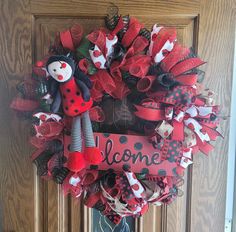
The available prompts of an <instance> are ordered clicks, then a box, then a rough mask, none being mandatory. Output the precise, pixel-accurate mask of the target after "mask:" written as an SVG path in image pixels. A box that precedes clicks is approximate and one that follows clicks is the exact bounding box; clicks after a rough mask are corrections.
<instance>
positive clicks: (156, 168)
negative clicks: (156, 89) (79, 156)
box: [65, 133, 177, 176]
mask: <svg viewBox="0 0 236 232" xmlns="http://www.w3.org/2000/svg"><path fill="white" fill-rule="evenodd" d="M94 136H95V141H96V144H97V147H99V148H100V150H101V152H102V155H103V157H104V159H103V161H102V163H101V164H99V165H98V166H96V167H94V166H91V167H90V168H96V169H98V170H108V169H113V170H116V171H123V170H131V171H133V172H135V173H149V174H151V175H160V176H175V175H176V167H177V163H176V162H174V160H171V159H170V158H171V156H169V159H164V160H162V159H161V151H160V150H159V149H157V148H154V147H153V145H152V144H151V143H150V142H149V141H148V138H147V137H145V136H137V135H124V134H108V133H94ZM69 144H70V137H69V136H67V137H66V138H65V155H67V154H68V153H69V150H68V148H69ZM171 152H172V153H173V151H171Z"/></svg>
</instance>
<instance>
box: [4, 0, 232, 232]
mask: <svg viewBox="0 0 236 232" xmlns="http://www.w3.org/2000/svg"><path fill="white" fill-rule="evenodd" d="M115 3H116V5H117V6H118V7H119V9H120V13H121V14H123V15H125V14H129V15H131V16H134V17H137V18H138V19H139V20H140V21H141V22H143V23H144V24H145V26H146V27H147V28H149V29H150V28H151V26H152V25H153V24H154V23H158V24H160V25H165V26H168V27H176V28H177V31H178V40H179V42H180V43H182V44H184V45H186V46H188V47H193V48H194V50H195V51H197V52H198V53H199V55H200V57H201V58H202V59H204V60H207V61H208V65H206V66H204V69H205V71H206V81H205V82H206V85H207V86H209V87H210V88H211V89H213V90H214V91H215V92H217V93H218V99H217V100H218V102H219V103H221V105H222V106H223V114H224V115H225V116H228V115H229V112H230V108H229V105H230V90H231V75H232V57H233V44H234V43H233V34H234V31H232V29H231V28H234V27H233V22H234V18H235V11H234V10H233V0H229V1H228V4H225V2H224V1H223V0H215V1H214V3H213V1H210V0H202V1H200V0H194V1H193V0H191V1H190V0H173V1H172V0H168V1H164V0H162V1H145V5H144V2H143V1H139V0H138V1H124V0H123V1H115ZM0 4H1V15H0V29H1V31H2V32H3V33H2V34H1V36H0V47H1V50H2V54H4V56H1V57H0V64H1V71H0V75H1V79H0V81H1V82H0V83H1V84H0V97H1V102H2V107H3V109H4V110H1V111H0V120H1V123H0V131H1V137H0V144H1V147H3V149H2V152H1V156H0V168H1V169H0V188H1V191H0V200H1V202H0V205H1V206H2V207H3V222H4V231H26V232H28V231H35V232H38V231H39V232H40V231H52V232H56V231H60V232H62V231H72V232H73V231H85V232H86V231H87V232H90V231H91V230H92V221H93V218H92V210H91V209H88V208H86V207H84V206H83V204H82V203H80V202H79V201H78V200H76V199H72V198H71V197H65V196H63V193H62V191H61V188H60V186H57V185H56V184H54V183H52V182H45V181H43V180H41V179H39V178H38V177H37V175H36V170H35V168H34V167H33V165H32V164H31V162H30V159H29V156H30V153H31V148H30V146H29V145H28V143H27V138H28V134H29V133H28V132H29V126H28V123H27V122H19V121H18V119H17V118H15V117H14V116H13V114H12V112H11V111H10V109H9V108H8V106H9V103H10V101H11V99H12V98H13V96H15V94H16V91H15V85H16V84H17V82H18V81H19V80H21V79H23V77H24V75H27V72H29V71H30V67H31V63H32V62H35V61H36V60H37V59H41V58H42V56H43V55H44V54H46V53H47V51H48V45H49V44H50V41H53V38H54V36H55V33H56V32H57V31H58V30H62V29H66V28H68V27H70V26H71V25H73V24H74V23H80V24H81V25H82V26H83V27H84V29H85V33H88V32H90V31H91V30H92V29H94V28H99V27H101V26H103V25H104V20H103V18H104V16H105V15H106V12H107V7H108V6H109V4H110V2H109V1H90V2H89V3H88V2H87V1H79V0H70V1H66V0H51V1H46V0H31V1H30V0H25V1H24V0H19V1H17V3H15V2H14V4H13V2H12V1H11V0H9V1H2V2H1V3H0ZM234 7H235V6H234ZM234 9H235V8H234ZM226 91H227V93H228V94H225V92H226ZM9 127H10V128H9ZM228 129H229V126H228V120H226V121H224V123H222V130H223V131H224V135H225V136H226V138H225V140H218V141H217V145H216V150H215V151H214V152H212V154H211V156H209V158H207V157H205V156H204V155H199V156H196V157H194V166H193V168H190V169H189V171H188V172H186V175H185V179H184V185H183V186H182V187H181V190H182V191H183V192H184V195H183V196H182V197H179V198H178V199H177V200H176V201H175V202H174V203H173V204H171V205H170V206H163V207H151V208H150V209H149V212H148V213H147V214H146V215H145V216H144V217H143V218H140V219H137V220H136V222H135V228H136V230H135V231H146V230H147V228H148V231H151V232H154V231H155V232H156V231H162V232H173V231H177V232H184V231H202V232H205V231H216V232H218V231H219V232H221V231H223V226H224V206H225V190H226V167H227V166H226V165H227V135H228ZM222 154H223V155H222ZM2 189H4V191H2ZM93 223H95V222H94V221H93ZM213 228H214V230H213Z"/></svg>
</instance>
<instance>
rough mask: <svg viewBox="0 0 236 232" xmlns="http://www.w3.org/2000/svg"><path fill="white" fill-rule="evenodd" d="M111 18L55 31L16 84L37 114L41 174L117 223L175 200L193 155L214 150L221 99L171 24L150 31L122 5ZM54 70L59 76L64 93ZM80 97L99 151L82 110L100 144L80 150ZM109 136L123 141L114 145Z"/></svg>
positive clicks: (25, 111)
mask: <svg viewBox="0 0 236 232" xmlns="http://www.w3.org/2000/svg"><path fill="white" fill-rule="evenodd" d="M105 25H106V28H101V29H99V30H95V31H92V32H91V33H90V34H88V35H84V33H83V29H82V27H81V26H80V25H74V26H72V27H71V28H70V29H69V30H66V31H63V32H60V33H58V34H57V35H56V38H55V41H54V42H53V44H52V45H51V46H50V49H49V53H48V55H47V56H45V57H44V58H43V59H42V60H41V61H38V62H36V64H35V66H34V67H33V71H32V75H31V76H30V77H27V78H26V79H25V80H24V82H22V83H20V84H19V85H18V86H17V88H18V90H19V92H20V94H21V96H18V97H16V98H15V99H14V100H13V102H12V104H11V107H12V108H13V109H15V110H16V111H17V112H18V114H20V115H21V116H27V117H28V118H29V117H30V118H31V119H32V123H33V128H34V129H33V131H34V134H33V135H32V137H31V139H30V142H31V144H33V145H34V146H35V147H36V148H37V150H36V151H35V152H34V154H33V155H32V160H33V162H34V163H35V164H36V166H37V170H38V174H39V175H40V176H42V177H44V178H46V179H53V180H54V181H55V182H56V183H58V184H62V187H63V189H64V191H65V193H66V194H67V193H71V194H72V195H73V196H75V197H79V196H81V197H82V198H83V200H84V204H85V205H87V206H88V207H92V208H96V209H97V210H99V211H101V212H102V213H103V214H104V215H106V216H107V217H108V218H109V219H110V220H111V221H112V222H114V223H116V224H117V223H119V221H120V220H121V218H122V217H124V216H140V215H143V214H144V213H145V212H146V211H147V210H148V206H149V204H154V205H161V204H162V203H164V204H169V203H171V202H172V201H173V200H174V199H175V198H176V197H177V196H178V195H180V190H179V189H178V187H179V186H180V185H181V184H182V183H183V179H182V177H183V174H184V170H185V168H186V167H187V166H188V165H189V164H191V163H192V155H193V154H196V153H197V152H199V151H200V152H203V153H205V154H208V153H209V152H210V151H211V150H212V149H213V146H212V145H211V144H210V142H211V141H213V140H216V138H217V137H218V136H220V134H219V132H217V130H216V129H217V125H218V124H219V116H218V113H219V107H218V106H216V105H215V103H214V99H213V95H214V93H213V92H212V91H210V90H208V89H207V90H205V89H203V87H202V85H201V84H200V83H201V82H202V80H203V77H204V72H203V71H200V70H199V69H198V67H199V66H201V65H202V64H204V62H203V61H202V60H201V59H200V58H198V57H197V56H196V55H195V54H194V53H193V51H192V50H191V49H188V48H185V47H183V46H181V45H180V44H179V43H178V42H177V40H176V30H175V29H172V28H165V27H160V26H157V25H154V26H153V28H152V30H151V31H149V30H148V29H146V28H144V26H143V24H142V23H140V22H139V21H138V20H137V19H136V18H133V17H129V16H119V15H118V14H115V15H113V16H109V15H108V16H107V17H106V18H105ZM58 62H59V64H58ZM51 64H53V65H52V66H51ZM58 65H59V66H58ZM55 67H56V68H58V70H59V71H58V70H57V69H56V68H55ZM68 68H69V69H68ZM70 69H71V70H70ZM68 70H69V71H70V75H69V77H70V78H67V79H66V80H63V78H64V76H63V75H64V74H63V72H62V75H61V73H60V71H65V73H67V71H68ZM57 71H58V72H59V74H57V73H56V74H55V72H57ZM73 73H74V74H73ZM54 74H55V75H54ZM65 75H67V74H65ZM71 76H73V77H71ZM52 77H53V78H52ZM72 78H73V81H74V82H73V85H72V84H71V80H72ZM52 80H53V81H54V83H55V80H57V83H59V86H57V87H56V89H58V88H59V89H60V94H59V95H58V92H57V93H56V92H55V85H53V81H52ZM60 82H61V83H60ZM68 83H70V84H68ZM62 86H64V87H62ZM67 87H68V88H69V89H68V88H67ZM78 89H79V90H81V91H80V92H79V93H78V92H76V93H71V92H73V91H77V90H78ZM88 89H90V91H88ZM76 94H77V95H82V96H80V98H77V97H75V95H76ZM90 95H91V96H90ZM57 98H60V99H61V101H62V105H63V107H61V108H60V107H59V106H60V104H57V105H56V108H57V110H55V104H54V102H55V101H56V99H57ZM92 99H93V102H92ZM61 101H60V102H61ZM60 102H59V103H60ZM88 102H89V103H88ZM73 104H75V105H76V107H74V108H73V107H72V106H73ZM92 104H93V105H92ZM84 105H86V110H89V115H90V118H91V120H92V126H93V130H94V131H96V132H99V133H96V136H95V137H96V144H97V146H98V148H99V149H100V150H101V152H102V155H103V156H102V157H101V156H100V155H101V153H100V152H99V151H98V150H96V148H95V145H94V143H93V141H92V145H91V144H90V145H88V146H87V141H88V138H87V137H86V136H87V134H86V133H87V132H86V130H88V129H87V126H86V125H89V120H88V121H86V122H84V123H83V120H85V119H84V118H85V116H81V117H82V119H83V120H82V123H83V125H82V126H83V127H86V129H85V128H83V130H85V132H86V133H85V139H84V140H85V142H86V145H85V147H86V148H85V150H86V149H87V147H89V148H91V147H92V148H93V149H95V150H92V151H91V152H90V154H89V155H87V157H85V158H83V149H82V148H81V147H80V150H79V151H81V152H80V155H81V157H82V158H81V159H79V160H77V157H78V156H77V155H78V154H77V152H78V151H77V150H76V146H77V143H78V141H79V143H81V141H80V139H78V136H79V137H80V138H81V134H79V135H78V134H77V130H78V131H81V129H80V128H78V127H73V125H72V126H71V123H72V124H73V122H71V121H73V118H74V116H76V117H77V115H78V114H79V116H80V114H82V113H83V112H85V111H83V112H82V111H81V110H80V109H81V107H82V108H83V107H84ZM88 105H89V106H88ZM68 107H69V108H68ZM62 108H63V109H62ZM76 110H77V114H74V113H73V112H74V111H76ZM67 111H72V113H71V114H68V113H67ZM55 112H56V113H55ZM86 115H87V116H88V114H86ZM87 116H86V118H89V116H88V117H87ZM76 125H77V124H76ZM71 128H72V129H71ZM73 130H74V131H73ZM90 132H91V131H90ZM71 133H72V134H73V133H75V135H74V137H73V138H72V140H74V142H73V141H72V142H71V141H70V134H71ZM111 133H113V134H111ZM76 136H77V137H76ZM75 137H76V139H75ZM92 137H93V136H92ZM90 139H91V135H90ZM104 139H105V140H104ZM139 139H140V140H141V141H142V142H138V141H139ZM92 140H93V139H92ZM90 142H91V141H90ZM70 143H74V144H73V147H75V149H72V148H71V147H68V145H69V144H70ZM111 143H112V145H113V146H115V147H116V148H115V149H118V151H115V152H113V153H111ZM71 146H72V145H71ZM80 146H81V145H80ZM122 147H123V148H122ZM122 149H124V151H123V152H121V150H122ZM86 152H87V150H86ZM149 152H150V153H149ZM144 153H146V154H144ZM108 156H109V157H108ZM109 158H110V161H108V160H109ZM101 159H102V160H101ZM81 160H82V161H81ZM111 160H112V161H111ZM76 162H78V164H77V163H76ZM79 162H82V165H81V163H79ZM100 162H101V163H100Z"/></svg>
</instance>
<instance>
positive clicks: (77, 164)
mask: <svg viewBox="0 0 236 232" xmlns="http://www.w3.org/2000/svg"><path fill="white" fill-rule="evenodd" d="M81 150H82V138H81V118H80V116H76V117H74V118H73V122H72V129H71V145H70V154H69V155H68V160H67V167H68V169H69V170H70V171H72V172H79V171H80V170H82V169H84V168H85V166H86V162H85V159H84V154H83V153H81Z"/></svg>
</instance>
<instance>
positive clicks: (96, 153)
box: [82, 111, 102, 165]
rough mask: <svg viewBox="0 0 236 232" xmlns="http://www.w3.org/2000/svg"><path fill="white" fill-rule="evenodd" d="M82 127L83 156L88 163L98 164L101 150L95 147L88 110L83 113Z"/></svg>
mask: <svg viewBox="0 0 236 232" xmlns="http://www.w3.org/2000/svg"><path fill="white" fill-rule="evenodd" d="M82 128H83V133H84V139H85V149H84V158H85V159H86V160H87V162H88V163H90V164H93V165H96V164H99V163H100V162H101V161H102V154H101V151H100V150H99V149H98V148H97V147H95V141H94V137H93V129H92V124H91V120H90V117H89V112H88V111H86V112H85V113H83V116H82Z"/></svg>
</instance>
